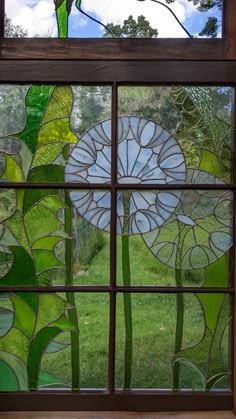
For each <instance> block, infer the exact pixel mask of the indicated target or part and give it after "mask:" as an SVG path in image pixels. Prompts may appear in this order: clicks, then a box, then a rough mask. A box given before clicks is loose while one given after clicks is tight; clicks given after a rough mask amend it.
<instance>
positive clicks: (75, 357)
mask: <svg viewBox="0 0 236 419" xmlns="http://www.w3.org/2000/svg"><path fill="white" fill-rule="evenodd" d="M66 205H67V208H66V210H65V232H66V233H67V234H68V236H69V237H70V238H67V239H66V240H65V246H66V248H65V262H66V285H67V286H70V285H73V275H72V238H71V237H72V208H71V201H70V197H69V195H68V193H67V192H66ZM67 300H68V302H69V303H70V304H71V305H72V309H70V310H68V315H69V319H70V321H71V322H72V323H73V324H74V325H75V326H76V329H77V330H76V331H73V332H70V335H71V368H72V390H79V388H80V384H79V382H80V360H79V326H78V316H77V312H76V305H75V295H74V293H73V292H67Z"/></svg>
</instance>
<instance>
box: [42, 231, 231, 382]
mask: <svg viewBox="0 0 236 419" xmlns="http://www.w3.org/2000/svg"><path fill="white" fill-rule="evenodd" d="M104 237H105V244H104V246H103V248H102V249H101V250H100V251H99V252H98V253H97V254H96V255H95V256H94V258H93V259H92V263H91V264H90V265H89V266H87V267H86V268H84V267H83V269H81V271H80V272H79V273H77V274H76V273H75V275H74V283H75V284H83V285H85V284H90V285H95V284H96V285H102V284H108V281H109V236H108V234H104ZM130 257H131V276H132V284H133V285H138V284H139V285H153V284H158V285H165V286H166V285H174V284H175V282H174V270H173V269H171V268H168V267H166V266H165V265H163V264H162V263H160V262H158V260H157V259H156V258H155V257H154V256H152V254H151V253H150V252H149V251H148V249H147V247H146V246H145V244H144V243H143V241H142V239H141V237H138V236H133V237H131V238H130ZM117 261H118V264H117V265H118V266H117V280H118V284H122V275H121V240H120V238H119V237H118V242H117ZM194 281H195V282H194ZM185 282H186V285H197V284H198V285H200V283H201V280H200V282H199V275H197V277H196V279H195V280H194V276H191V278H190V279H189V277H187V279H186V281H185ZM208 299H209V301H211V300H212V305H214V296H213V295H208ZM76 306H77V312H78V317H79V327H80V373H81V387H82V388H105V387H106V385H107V369H108V336H109V296H108V295H107V294H102V293H86V294H85V293H83V294H78V293H77V294H76ZM228 313H229V306H228V305H227V304H226V306H225V309H224V310H223V312H222V314H221V316H222V319H223V321H224V322H226V321H227V319H228V318H229V315H228ZM132 315H133V369H132V387H133V388H160V389H171V386H172V359H173V353H174V339H175V327H176V297H175V295H171V294H162V295H161V294H133V295H132ZM204 328H205V326H204V315H203V312H202V309H201V304H200V302H199V300H198V299H197V298H196V296H194V295H191V294H186V295H185V297H184V335H183V347H184V348H185V347H189V346H193V345H196V344H197V343H198V342H199V341H200V340H201V339H202V337H203V334H204ZM124 330H125V329H124V310H123V296H122V294H118V295H117V316H116V377H115V381H116V387H117V388H122V382H123V373H124V371H123V365H124V357H123V354H124ZM60 340H61V341H66V340H67V341H68V342H69V335H68V333H64V334H62V335H61V337H60ZM222 342H223V344H222V348H223V349H222V354H223V355H222V356H223V357H224V358H225V363H227V362H228V361H227V359H228V342H229V339H228V337H227V333H225V334H224V339H222ZM199 351H202V354H203V357H205V358H207V353H206V351H205V349H204V348H202V349H199ZM215 362H218V361H217V360H216V361H215ZM42 367H43V368H46V369H48V370H50V371H51V372H52V373H53V374H55V375H56V376H58V377H60V378H62V379H63V380H64V381H65V382H66V383H69V382H70V376H71V367H70V348H69V347H68V348H66V349H65V350H63V351H61V352H58V353H55V354H46V355H44V357H43V361H42ZM181 385H182V388H191V377H190V376H189V372H188V371H187V369H186V368H182V379H181ZM227 386H228V382H226V381H225V382H223V381H222V383H221V384H220V388H225V387H227Z"/></svg>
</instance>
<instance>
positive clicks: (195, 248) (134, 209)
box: [117, 190, 233, 287]
mask: <svg viewBox="0 0 236 419" xmlns="http://www.w3.org/2000/svg"><path fill="white" fill-rule="evenodd" d="M232 214H233V193H231V192H230V191H219V190H214V191H209V190H194V191H193V190H192V191H191V190H185V191H183V190H182V191H181V190H166V191H164V190H163V191H160V190H159V191H158V190H152V191H141V190H140V191H138V190H136V191H135V190H126V191H120V192H119V193H118V195H117V234H118V235H117V262H118V263H117V282H118V284H119V285H126V286H129V285H163V286H169V285H170V286H175V285H176V286H199V287H200V286H204V287H227V286H230V285H231V278H232V267H231V265H232V242H233V237H232V223H233V220H232Z"/></svg>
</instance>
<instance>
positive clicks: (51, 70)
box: [0, 0, 236, 413]
mask: <svg viewBox="0 0 236 419" xmlns="http://www.w3.org/2000/svg"><path fill="white" fill-rule="evenodd" d="M223 21H224V25H223V28H224V30H223V38H222V39H212V40H208V39H207V40H205V39H174V40H173V39H143V40H141V39H137V40H133V39H130V40H128V39H127V40H117V39H39V38H35V39H19V38H18V39H5V38H4V1H3V0H2V1H1V3H0V83H16V84H20V83H27V84H28V83H55V84H61V83H62V84H63V83H71V84H73V83H75V84H109V85H111V86H112V93H113V94H112V115H113V124H112V138H113V139H115V138H116V133H117V127H116V124H115V123H114V120H115V119H116V118H117V88H118V86H119V85H123V84H129V85H132V84H134V85H137V84H140V85H142V84H145V85H147V84H150V85H152V84H153V85H154V84H155V85H157V84H160V85H170V84H181V85H190V84H191V85H227V86H232V87H234V89H235V90H234V92H235V91H236V24H235V22H236V1H235V0H225V1H224V7H223ZM234 96H235V99H236V94H235V93H234ZM234 120H235V121H236V111H235V110H234ZM234 126H236V124H235V122H234ZM234 142H235V144H236V134H234ZM116 153H117V150H116V149H115V147H113V151H112V161H113V170H115V165H116V163H115V161H116V155H117V154H116ZM234 162H235V158H234ZM9 186H10V184H8V185H5V186H4V185H3V187H9ZM12 186H15V187H17V188H19V187H29V185H27V184H21V185H20V184H18V185H12ZM47 186H48V187H50V186H51V185H49V184H48V185H45V186H44V187H47ZM113 186H114V190H113V193H114V191H115V190H116V186H115V185H113ZM32 187H42V185H40V184H39V185H34V186H32V185H31V188H32ZM57 187H58V188H59V187H64V185H57ZM77 187H78V185H77ZM202 187H204V185H202ZM226 187H227V189H231V190H232V191H233V193H234V204H235V208H236V164H234V183H233V185H225V188H226ZM70 188H71V186H70ZM146 188H147V187H146ZM158 188H159V186H158ZM184 188H185V187H184ZM184 188H183V189H184ZM186 188H187V186H186ZM191 188H193V187H191ZM205 188H206V185H205ZM152 189H153V186H152ZM198 189H199V187H198ZM115 211H116V210H115V200H114V201H113V204H112V213H113V215H114V214H115ZM235 218H236V214H235ZM111 224H112V226H113V227H111V228H113V230H114V229H115V218H114V216H113V218H112V222H111ZM234 226H235V222H234ZM234 239H235V232H234ZM115 249H116V244H115V235H113V239H112V240H111V282H110V285H109V286H107V287H93V292H98V291H104V292H108V293H109V295H110V339H109V371H110V372H109V374H108V390H107V391H92V390H91V391H89V390H86V391H81V392H79V393H78V392H61V391H58V392H57V391H53V392H52V391H50V392H43V391H39V392H30V393H24V392H21V393H20V392H19V393H0V411H11V410H12V411H17V410H25V411H26V410H48V411H49V410H52V411H53V410H67V411H70V410H97V411H98V410H131V411H132V410H133V411H169V410H172V411H180V410H182V411H183V410H186V411H187V410H199V409H201V410H232V409H234V412H235V413H236V362H234V358H235V352H236V342H235V341H236V340H235V339H234V336H235V332H236V331H235V326H236V322H235V321H233V326H232V330H233V333H232V338H233V342H232V345H233V355H234V356H233V365H232V368H233V380H232V381H233V389H232V392H220V391H219V392H214V393H202V392H194V393H191V392H185V391H181V392H169V391H168V392H166V391H150V390H146V391H142V390H140V391H137V390H136V391H116V390H115V389H114V352H115V337H114V333H115V295H116V293H117V292H129V291H132V292H142V293H143V292H160V289H159V288H160V287H159V288H158V287H135V289H136V290H134V288H133V287H131V288H132V289H127V290H125V289H124V287H116V285H115V284H114V283H113V282H112V281H113V280H112V278H114V277H115V261H116V256H115ZM233 251H234V259H235V260H236V246H235V245H234V250H233ZM233 276H234V284H235V278H236V268H235V269H234V274H233ZM234 284H233V287H232V288H230V289H227V290H220V289H218V290H217V289H214V292H226V293H228V294H230V295H231V296H232V304H233V308H232V310H233V312H234V318H235V316H236V308H235V303H234V300H235V286H234ZM10 288H11V289H10ZM44 288H45V287H40V289H39V287H35V288H34V289H32V290H34V291H36V292H45V291H50V292H55V291H60V290H62V287H53V288H52V287H51V289H48V288H47V289H44ZM57 288H58V289H57ZM64 288H65V287H64ZM64 288H63V289H64ZM91 288H92V287H83V286H80V287H79V286H78V287H73V290H74V291H79V292H88V291H92V289H91ZM95 288H96V290H95ZM144 288H145V289H144ZM146 288H147V289H146ZM1 289H2V290H3V291H9V290H13V289H14V291H17V290H18V291H19V290H20V291H22V290H23V287H21V288H19V287H18V289H17V287H2V288H1ZM27 290H28V291H32V290H31V289H30V288H27ZM194 290H195V289H194V288H191V289H189V290H187V289H184V291H181V292H193V291H194ZM161 292H168V293H169V292H172V291H171V289H170V288H166V289H165V288H163V287H162V291H161ZM173 292H174V293H176V292H179V291H176V290H175V291H173ZM197 292H204V293H207V292H212V289H203V290H201V289H199V288H198V289H197ZM110 355H112V356H110Z"/></svg>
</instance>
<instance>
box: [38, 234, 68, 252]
mask: <svg viewBox="0 0 236 419" xmlns="http://www.w3.org/2000/svg"><path fill="white" fill-rule="evenodd" d="M60 240H61V237H56V236H51V237H50V236H49V237H44V238H42V239H39V240H37V241H36V242H34V244H33V245H32V249H44V250H52V249H53V248H54V246H55V245H56V244H57V243H58V242H59V241H60Z"/></svg>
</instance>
